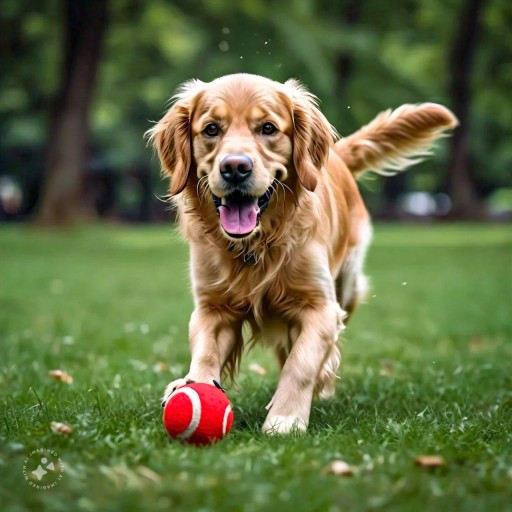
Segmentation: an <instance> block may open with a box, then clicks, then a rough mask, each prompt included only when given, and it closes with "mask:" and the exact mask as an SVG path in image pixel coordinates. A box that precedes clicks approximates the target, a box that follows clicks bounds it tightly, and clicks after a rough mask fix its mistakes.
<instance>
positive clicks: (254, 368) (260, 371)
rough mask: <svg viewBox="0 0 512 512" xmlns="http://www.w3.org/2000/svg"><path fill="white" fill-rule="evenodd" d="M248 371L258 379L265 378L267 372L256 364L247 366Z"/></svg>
mask: <svg viewBox="0 0 512 512" xmlns="http://www.w3.org/2000/svg"><path fill="white" fill-rule="evenodd" d="M249 370H251V372H253V373H255V374H256V375H259V376H260V377H265V375H267V370H266V369H265V368H263V366H261V365H260V364H258V363H251V364H250V365H249Z"/></svg>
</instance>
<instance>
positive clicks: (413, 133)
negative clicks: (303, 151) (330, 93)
mask: <svg viewBox="0 0 512 512" xmlns="http://www.w3.org/2000/svg"><path fill="white" fill-rule="evenodd" d="M458 124H459V123H458V121H457V118H456V117H455V116H454V115H453V113H452V112H450V110H448V109H447V108H445V107H443V106H442V105H438V104H436V103H421V104H419V105H409V104H407V105H402V106H401V107H399V108H397V109H396V110H393V111H392V110H391V109H389V110H386V111H385V112H382V113H380V114H379V115H378V116H377V117H376V118H375V119H374V120H373V121H371V122H370V123H369V124H367V125H366V126H363V127H362V128H361V129H359V130H358V131H357V132H355V133H353V134H352V135H349V136H348V137H344V138H342V139H340V140H339V141H338V142H337V143H336V145H335V146H334V149H335V151H336V153H337V154H338V155H339V156H340V157H341V158H342V159H343V161H344V162H345V164H347V166H348V168H349V169H350V171H351V172H352V173H353V174H355V175H360V174H362V173H364V172H365V171H370V170H371V171H374V172H377V173H380V174H394V172H389V171H395V172H397V171H402V170H404V169H405V168H406V167H409V166H410V165H414V164H417V163H418V162H421V160H423V158H424V157H426V156H428V155H430V148H431V146H432V143H433V142H434V141H435V140H436V139H439V138H441V137H444V136H446V134H445V133H444V132H445V130H448V129H450V128H455V127H456V126H457V125H458ZM386 170H387V171H388V172H386Z"/></svg>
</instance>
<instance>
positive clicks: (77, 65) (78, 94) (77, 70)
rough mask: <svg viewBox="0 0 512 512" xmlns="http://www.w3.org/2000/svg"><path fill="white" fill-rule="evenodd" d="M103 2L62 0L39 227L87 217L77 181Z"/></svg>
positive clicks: (82, 159)
mask: <svg viewBox="0 0 512 512" xmlns="http://www.w3.org/2000/svg"><path fill="white" fill-rule="evenodd" d="M107 1H108V0H62V8H63V19H64V23H65V29H64V41H63V43H64V44H63V47H64V63H63V68H62V77H61V85H60V89H59V92H58V94H57V95H56V98H55V101H54V105H53V112H52V118H51V121H50V129H49V132H48V134H49V135H48V142H47V148H46V161H45V176H44V184H43V194H42V200H41V206H40V210H39V213H38V216H37V219H36V221H37V222H38V223H39V224H44V225H55V224H68V223H73V222H76V221H79V220H81V219H83V218H84V217H88V216H90V214H91V212H90V211H87V209H86V207H85V205H84V204H83V202H82V182H83V173H84V170H85V168H86V165H87V139H88V114H89V111H90V105H91V100H92V94H93V89H94V83H95V78H96V72H97V69H98V63H99V58H100V52H101V46H102V42H103V38H104V33H105V28H106V22H107Z"/></svg>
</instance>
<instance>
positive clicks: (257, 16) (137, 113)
mask: <svg viewBox="0 0 512 512" xmlns="http://www.w3.org/2000/svg"><path fill="white" fill-rule="evenodd" d="M511 9H512V8H511V4H510V2H509V1H508V0H464V1H463V0H449V1H445V0H397V1H393V2H381V1H380V0H365V1H356V0H344V1H331V0H292V1H289V2H288V1H287V2H282V1H264V0H241V1H238V2H226V1H223V0H203V1H199V0H197V1H188V0H187V1H185V0H176V1H167V0H151V1H147V2H144V1H141V0H116V1H109V0H89V1H85V0H73V1H71V0H70V1H55V0H54V1H48V2H18V1H15V0H4V2H3V3H2V10H1V12H0V34H1V35H0V51H1V58H2V68H3V70H4V72H3V73H2V74H1V76H0V125H1V127H2V128H1V132H0V220H20V219H21V220H27V219H28V220H32V221H36V222H37V223H39V224H69V223H76V222H82V221H84V220H87V221H89V220H92V219H98V218H99V219H109V220H131V221H140V222H147V221H156V220H160V221H162V220H166V219H168V218H169V215H168V213H167V212H166V205H165V204H164V203H163V202H162V201H159V198H162V197H163V196H164V195H165V191H166V186H167V185H166V184H165V183H164V182H162V181H161V180H160V176H159V166H158V162H157V160H156V158H154V157H153V155H152V152H151V150H150V149H148V148H147V147H146V143H145V141H144V139H143V134H144V132H145V131H146V130H147V129H148V128H150V127H151V125H152V122H154V121H156V120H158V119H159V118H160V117H161V116H162V114H163V112H164V109H165V105H166V102H167V100H168V99H169V98H170V97H171V95H172V94H173V91H174V90H175V89H176V87H177V86H178V85H179V84H180V83H182V82H183V81H185V80H186V79H189V78H200V79H201V80H204V81H209V80H211V79H214V78H216V77H218V76H221V75H224V74H228V73H235V72H250V73H257V74H262V75H265V76H268V77H270V78H272V79H275V80H279V81H284V80H286V79H288V78H290V77H295V78H299V79H300V80H301V81H303V83H304V84H306V85H307V86H308V87H309V88H310V90H311V91H312V92H313V93H314V94H316V95H317V96H318V97H319V98H320V99H321V108H322V110H323V111H324V113H325V114H326V115H327V118H328V119H329V120H330V121H331V122H332V124H334V126H335V127H336V128H337V129H338V131H339V133H340V135H341V136H343V135H348V134H350V133H352V132H353V131H354V130H355V129H357V128H358V127H360V126H361V125H363V124H365V123H367V122H368V121H370V120H371V119H372V118H373V117H374V116H375V115H376V114H377V113H378V112H380V111H382V110H385V109H387V108H390V107H391V108H396V107H398V106H399V105H401V104H402V103H408V102H409V103H410V102H412V103H415V102H423V101H434V102H439V103H442V104H444V105H447V106H448V107H450V108H451V109H452V110H453V111H454V112H455V114H456V115H457V117H458V118H459V120H460V123H461V124H460V127H459V128H457V130H456V131H455V134H454V136H453V137H452V138H451V139H449V140H448V141H445V142H444V143H443V144H441V145H440V147H439V149H438V150H436V151H435V152H434V156H433V158H432V159H430V160H429V161H427V162H425V163H423V164H422V165H421V166H420V167H418V168H415V169H414V171H413V172H411V173H408V174H404V175H400V176H397V177H395V178H393V179H388V180H383V179H381V178H373V179H366V180H364V181H363V182H362V183H361V188H362V191H363V193H364V195H365V198H366V200H367V202H368V204H369V207H370V209H371V212H372V214H373V215H374V216H376V217H378V218H388V219H393V218H413V219H414V218H432V219H447V218H448V219H483V218H487V219H489V218H491V219H502V218H507V217H510V212H511V211H512V192H511V190H512V172H511V166H512V144H511V143H510V142H511V140H510V139H511V136H512V101H511V99H510V91H511V90H512V59H511V54H512V31H511V24H512V14H511Z"/></svg>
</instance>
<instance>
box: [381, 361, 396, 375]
mask: <svg viewBox="0 0 512 512" xmlns="http://www.w3.org/2000/svg"><path fill="white" fill-rule="evenodd" d="M379 375H380V376H381V377H394V376H395V362H394V361H391V360H390V359H385V360H384V361H382V362H381V367H380V370H379Z"/></svg>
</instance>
